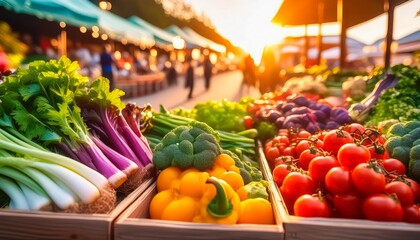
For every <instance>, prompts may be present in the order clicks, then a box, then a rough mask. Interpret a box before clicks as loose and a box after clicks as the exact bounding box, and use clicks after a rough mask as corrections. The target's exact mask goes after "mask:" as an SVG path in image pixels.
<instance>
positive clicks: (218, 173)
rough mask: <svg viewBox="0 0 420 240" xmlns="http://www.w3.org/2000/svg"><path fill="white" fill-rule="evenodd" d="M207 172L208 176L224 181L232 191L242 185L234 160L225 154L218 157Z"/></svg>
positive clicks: (242, 181)
mask: <svg viewBox="0 0 420 240" xmlns="http://www.w3.org/2000/svg"><path fill="white" fill-rule="evenodd" d="M207 172H208V173H209V174H210V176H214V177H216V178H220V179H223V180H225V181H226V182H227V183H228V184H229V185H230V186H231V187H233V189H234V190H236V189H238V188H240V187H242V186H243V185H244V179H243V178H242V176H241V174H240V170H239V168H238V167H236V166H235V160H233V158H232V157H230V156H229V155H227V154H224V153H222V154H220V155H218V156H217V157H216V160H215V161H214V163H213V166H212V168H211V169H210V170H208V171H207Z"/></svg>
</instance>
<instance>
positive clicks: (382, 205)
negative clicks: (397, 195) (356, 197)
mask: <svg viewBox="0 0 420 240" xmlns="http://www.w3.org/2000/svg"><path fill="white" fill-rule="evenodd" d="M362 207H363V215H364V216H365V218H366V219H369V220H373V221H392V222H399V221H402V220H403V217H404V216H403V209H402V207H401V204H400V203H399V202H398V201H397V200H395V199H393V198H392V197H391V196H388V195H386V194H383V193H378V194H372V195H370V196H368V197H367V198H366V199H365V200H364V201H363V205H362Z"/></svg>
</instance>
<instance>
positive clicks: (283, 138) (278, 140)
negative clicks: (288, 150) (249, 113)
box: [273, 135, 290, 146]
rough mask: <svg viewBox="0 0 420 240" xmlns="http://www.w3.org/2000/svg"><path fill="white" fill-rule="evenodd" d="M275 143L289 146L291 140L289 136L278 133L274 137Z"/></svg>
mask: <svg viewBox="0 0 420 240" xmlns="http://www.w3.org/2000/svg"><path fill="white" fill-rule="evenodd" d="M273 143H274V145H276V144H280V143H281V144H284V145H286V146H289V144H290V140H289V138H288V137H287V136H282V135H277V136H275V137H274V138H273Z"/></svg>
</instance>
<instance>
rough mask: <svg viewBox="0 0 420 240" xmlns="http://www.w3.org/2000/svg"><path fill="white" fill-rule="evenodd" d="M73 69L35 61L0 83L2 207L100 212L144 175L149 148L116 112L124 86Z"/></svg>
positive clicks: (64, 61)
mask: <svg viewBox="0 0 420 240" xmlns="http://www.w3.org/2000/svg"><path fill="white" fill-rule="evenodd" d="M78 68H79V66H78V64H77V63H76V62H71V61H70V60H69V59H68V58H65V57H63V58H61V59H60V60H51V61H49V62H44V61H35V62H33V63H31V64H29V67H28V68H27V69H26V68H19V69H18V71H17V75H11V76H7V77H5V78H4V82H3V83H2V84H0V101H1V103H2V104H1V108H0V114H1V121H0V127H1V128H0V132H1V135H0V148H1V156H0V159H1V160H0V162H1V166H2V168H1V174H0V175H1V181H2V184H1V187H0V188H1V190H2V193H5V196H6V197H4V196H3V197H2V200H3V202H2V203H1V205H2V206H7V207H8V208H15V209H32V210H38V209H51V210H53V211H66V212H82V213H107V212H109V211H111V210H112V209H113V208H114V207H115V204H116V198H117V195H116V194H117V193H125V194H126V193H128V192H131V191H133V190H134V189H135V188H137V187H138V186H139V185H140V184H141V182H142V181H143V179H144V178H145V177H147V176H148V175H150V174H149V173H148V171H147V166H148V165H151V162H152V151H151V148H150V147H149V144H148V142H147V140H146V139H145V138H144V136H143V135H142V134H141V132H140V131H139V128H140V126H139V125H137V124H135V125H133V124H132V125H130V124H128V122H130V123H133V119H131V118H132V115H127V114H126V115H123V114H122V111H123V109H124V108H125V104H124V103H123V102H122V101H121V99H120V97H121V96H122V95H123V92H122V91H120V90H113V91H112V92H110V91H109V82H108V80H107V79H105V78H100V79H98V80H96V81H93V82H90V81H89V79H88V78H87V77H84V76H82V75H80V74H78V73H77V70H78ZM125 111H128V109H126V110H125ZM10 169H11V170H10ZM9 170H10V171H9ZM2 195H3V194H2ZM33 199H38V200H37V201H35V200H33Z"/></svg>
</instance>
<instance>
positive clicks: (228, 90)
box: [124, 70, 260, 109]
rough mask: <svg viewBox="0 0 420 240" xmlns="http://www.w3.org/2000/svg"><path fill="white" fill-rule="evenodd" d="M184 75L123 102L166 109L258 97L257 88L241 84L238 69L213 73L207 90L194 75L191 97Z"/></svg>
mask: <svg viewBox="0 0 420 240" xmlns="http://www.w3.org/2000/svg"><path fill="white" fill-rule="evenodd" d="M184 83H185V80H184V76H180V77H179V78H178V84H177V85H175V86H170V87H167V88H165V89H164V90H161V91H159V92H156V93H153V94H149V95H146V96H142V97H136V98H129V99H125V100H124V101H125V102H135V103H136V104H137V105H138V106H143V105H144V104H147V103H150V104H151V105H152V107H153V108H154V109H158V108H159V105H160V104H162V105H163V106H165V107H166V108H168V109H173V108H176V107H181V106H182V107H184V108H193V107H194V106H195V104H196V103H198V102H206V101H209V100H222V99H223V98H226V99H228V100H230V101H238V100H239V99H240V98H241V97H243V96H252V97H259V96H260V93H259V91H258V89H256V88H251V89H248V87H244V86H241V83H242V73H241V71H239V70H235V71H229V72H224V73H219V74H216V75H213V77H212V79H211V85H210V89H209V91H206V90H205V87H204V78H203V77H196V79H195V85H194V91H193V98H192V99H188V98H187V96H188V91H189V89H186V88H184Z"/></svg>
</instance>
